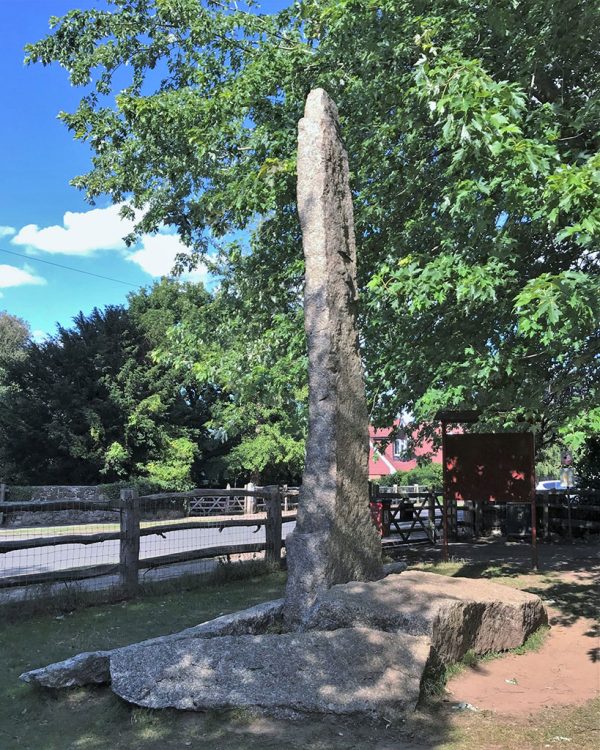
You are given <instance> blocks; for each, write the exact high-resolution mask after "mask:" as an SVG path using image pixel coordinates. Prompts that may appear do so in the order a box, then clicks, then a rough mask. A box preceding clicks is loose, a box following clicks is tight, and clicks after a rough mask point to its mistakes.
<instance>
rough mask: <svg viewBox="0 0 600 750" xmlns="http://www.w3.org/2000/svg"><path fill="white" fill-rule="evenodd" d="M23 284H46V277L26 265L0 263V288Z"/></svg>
mask: <svg viewBox="0 0 600 750" xmlns="http://www.w3.org/2000/svg"><path fill="white" fill-rule="evenodd" d="M25 284H36V285H44V284H46V279H44V278H42V277H41V276H36V274H35V273H34V272H33V271H32V270H30V269H29V268H28V267H27V266H25V267H24V268H17V267H16V266H6V265H0V289H7V288H8V287H13V286H24V285H25Z"/></svg>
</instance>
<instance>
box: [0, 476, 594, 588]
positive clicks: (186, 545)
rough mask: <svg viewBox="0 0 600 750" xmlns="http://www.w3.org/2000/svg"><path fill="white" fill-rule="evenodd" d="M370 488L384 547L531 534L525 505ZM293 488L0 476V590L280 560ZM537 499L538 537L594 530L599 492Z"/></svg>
mask: <svg viewBox="0 0 600 750" xmlns="http://www.w3.org/2000/svg"><path fill="white" fill-rule="evenodd" d="M58 489H61V488H58ZM66 489H67V490H68V489H69V488H66ZM369 493H370V494H369V503H370V508H371V516H372V518H373V521H374V523H375V525H376V526H377V528H378V529H379V531H380V534H381V537H382V546H383V547H384V549H385V548H387V549H389V548H393V547H395V546H400V545H406V544H414V543H417V544H420V543H428V544H438V543H440V541H441V540H442V539H443V538H450V539H459V538H461V537H463V538H464V537H467V538H476V537H479V536H481V535H485V534H489V533H493V532H494V531H496V530H499V531H501V532H502V533H504V534H508V535H511V534H512V535H514V536H518V537H523V536H527V534H530V533H531V528H530V516H529V526H528V518H527V514H528V513H529V512H530V509H529V506H527V505H524V504H523V505H520V506H519V507H516V508H515V507H513V506H516V505H517V504H511V503H469V502H459V503H456V502H454V503H451V502H448V503H447V506H446V510H447V516H446V519H445V522H444V502H443V497H442V493H441V492H440V491H430V490H427V489H425V488H424V487H417V486H410V487H400V486H392V487H385V488H384V487H377V486H376V485H370V490H369ZM298 495H299V489H298V488H295V487H294V488H292V487H287V486H278V485H269V486H265V487H256V486H255V485H252V484H249V485H246V486H245V487H233V488H232V487H226V488H199V489H195V490H190V491H187V492H171V493H166V492H165V493H152V494H146V495H142V496H138V495H137V494H136V492H135V490H133V489H129V488H128V489H124V490H122V491H121V495H120V497H119V498H117V499H112V500H109V499H100V498H98V499H77V498H69V499H64V500H60V499H55V498H53V499H47V500H17V499H15V500H12V499H11V498H10V488H7V487H6V485H3V484H1V483H0V588H7V587H14V586H24V585H29V584H42V583H44V584H45V583H49V584H51V583H55V582H69V581H83V580H86V579H96V578H101V577H103V576H110V577H111V580H112V579H115V578H116V579H117V580H118V582H119V585H120V586H121V587H122V588H123V590H124V591H126V592H127V593H130V594H133V593H135V591H136V590H137V588H138V586H139V582H140V580H143V579H144V577H145V576H152V575H153V574H154V572H155V571H157V569H161V568H165V567H166V566H175V565H178V566H183V565H184V564H188V563H189V564H196V568H195V569H194V572H195V571H196V570H199V569H202V570H206V569H207V568H206V566H207V565H214V561H215V560H219V559H221V560H222V559H228V560H229V559H231V558H236V559H242V558H244V556H256V555H261V556H264V557H265V558H266V559H268V560H272V561H279V560H280V559H281V554H282V548H283V547H285V537H286V534H287V533H288V532H289V531H290V530H291V529H292V528H293V524H294V523H295V520H296V512H295V508H296V505H297V502H298ZM536 506H537V525H538V530H539V536H540V538H541V539H546V540H548V539H551V538H554V536H555V535H560V536H566V537H567V538H569V539H573V538H575V537H577V536H578V535H582V534H584V533H598V532H600V493H598V492H574V491H568V492H553V491H550V492H540V493H538V495H537V497H536ZM211 561H212V562H211ZM203 566H204V567H203ZM178 570H179V568H178ZM185 571H186V572H187V565H186V568H185ZM157 572H160V571H157ZM169 574H170V573H169Z"/></svg>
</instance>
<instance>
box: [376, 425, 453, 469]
mask: <svg viewBox="0 0 600 750" xmlns="http://www.w3.org/2000/svg"><path fill="white" fill-rule="evenodd" d="M399 427H400V420H396V422H395V423H394V427H393V428H392V427H388V428H384V429H375V427H372V426H369V479H377V478H379V477H383V476H387V475H388V474H394V473H395V472H397V471H409V470H410V469H414V468H415V467H416V466H417V457H418V456H424V455H426V454H429V453H432V451H433V446H432V443H431V441H425V442H424V443H423V445H419V446H416V447H415V448H412V447H409V440H408V436H409V434H410V425H405V426H404V427H402V428H401V429H400V430H398V428H399ZM392 432H395V433H397V434H396V437H394V438H392V439H390V434H391V433H392ZM414 434H415V433H413V434H412V435H410V436H411V437H413V436H414ZM431 461H432V463H435V464H441V463H442V451H441V450H440V449H438V450H437V451H436V452H434V453H433V455H432V457H431Z"/></svg>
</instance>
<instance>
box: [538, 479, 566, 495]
mask: <svg viewBox="0 0 600 750" xmlns="http://www.w3.org/2000/svg"><path fill="white" fill-rule="evenodd" d="M535 489H536V490H537V491H538V492H544V491H546V492H549V491H550V490H566V489H567V485H566V484H563V483H562V482H561V481H560V479H545V480H544V481H543V482H538V483H537V484H536V486H535Z"/></svg>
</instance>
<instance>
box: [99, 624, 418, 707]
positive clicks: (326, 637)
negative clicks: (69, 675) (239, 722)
mask: <svg viewBox="0 0 600 750" xmlns="http://www.w3.org/2000/svg"><path fill="white" fill-rule="evenodd" d="M429 650H430V644H429V639H428V638H426V637H423V636H411V635H406V634H405V633H383V632H381V631H378V630H370V629H366V628H351V629H341V630H335V631H330V632H315V631H313V632H308V633H306V632H304V633H298V632H295V633H284V634H279V635H258V636H252V635H247V636H237V637H231V636H225V637H221V638H213V639H211V640H198V639H186V640H179V641H171V642H168V643H163V644H160V645H158V646H138V647H132V648H129V649H126V650H122V651H119V652H117V653H115V654H113V656H112V658H111V662H110V672H111V678H112V689H113V691H114V692H115V693H116V694H117V695H119V696H120V697H121V698H123V699H125V700H126V701H129V702H131V703H135V704H136V705H138V706H146V707H148V708H169V707H171V708H179V709H185V710H192V711H196V710H206V709H227V708H231V707H234V706H237V707H246V708H251V709H259V710H266V711H267V712H281V711H284V712H285V711H294V712H309V713H314V712H317V713H328V714H349V713H367V714H378V715H382V714H385V715H386V716H391V715H394V714H395V715H398V713H406V712H408V711H411V710H413V709H414V707H415V705H416V703H417V701H418V698H419V690H420V683H421V676H422V673H423V670H424V668H425V665H426V662H427V659H428V656H429Z"/></svg>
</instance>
